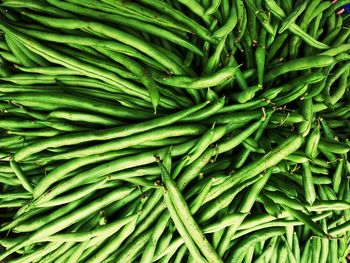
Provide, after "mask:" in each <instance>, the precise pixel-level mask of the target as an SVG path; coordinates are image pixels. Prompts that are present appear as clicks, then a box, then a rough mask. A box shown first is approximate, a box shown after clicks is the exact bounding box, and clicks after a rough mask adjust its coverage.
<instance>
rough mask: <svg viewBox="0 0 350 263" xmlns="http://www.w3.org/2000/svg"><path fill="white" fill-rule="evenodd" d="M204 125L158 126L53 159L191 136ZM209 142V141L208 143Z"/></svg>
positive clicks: (200, 130) (100, 152)
mask: <svg viewBox="0 0 350 263" xmlns="http://www.w3.org/2000/svg"><path fill="white" fill-rule="evenodd" d="M204 130H205V127H204V126H202V125H179V126H173V127H172V128H169V127H165V128H158V129H154V130H151V131H149V132H145V133H142V134H136V135H132V136H130V137H125V138H120V139H116V140H110V141H108V142H106V143H102V144H98V145H93V146H89V147H84V148H83V149H76V150H72V151H70V152H69V153H62V154H61V155H60V154H58V155H56V156H55V157H54V159H57V160H59V159H70V158H78V157H79V158H81V157H86V156H89V155H95V154H102V153H105V152H109V151H116V150H121V149H126V148H128V147H132V146H136V145H138V144H141V143H145V142H152V141H157V140H162V139H165V138H169V137H180V136H191V135H192V136H193V135H199V134H202V133H203V132H204ZM221 130H223V131H221V133H223V134H222V135H221V137H222V136H223V135H224V132H225V129H223V127H222V129H221ZM219 132H220V130H219ZM209 144H210V143H209Z"/></svg>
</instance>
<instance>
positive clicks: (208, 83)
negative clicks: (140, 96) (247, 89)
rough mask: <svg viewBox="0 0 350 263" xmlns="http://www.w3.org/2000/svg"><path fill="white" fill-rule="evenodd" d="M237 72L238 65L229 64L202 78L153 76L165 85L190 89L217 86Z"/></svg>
mask: <svg viewBox="0 0 350 263" xmlns="http://www.w3.org/2000/svg"><path fill="white" fill-rule="evenodd" d="M235 73H236V67H232V66H227V67H224V68H222V69H220V70H219V71H217V72H215V73H214V74H212V75H211V76H203V77H200V78H191V77H187V76H175V75H173V76H166V75H163V76H162V75H159V74H158V76H153V77H154V78H155V80H156V81H157V82H159V83H162V84H164V85H168V86H173V87H178V88H190V89H204V88H209V87H214V86H217V85H219V84H221V83H223V82H224V81H227V80H230V79H232V78H233V77H234V75H235Z"/></svg>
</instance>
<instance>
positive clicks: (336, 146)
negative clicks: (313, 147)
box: [318, 139, 350, 154]
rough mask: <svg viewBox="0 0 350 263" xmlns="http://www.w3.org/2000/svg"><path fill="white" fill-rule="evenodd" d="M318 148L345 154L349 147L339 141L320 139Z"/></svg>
mask: <svg viewBox="0 0 350 263" xmlns="http://www.w3.org/2000/svg"><path fill="white" fill-rule="evenodd" d="M318 148H319V149H320V150H321V151H328V152H331V153H337V154H345V153H347V152H348V151H349V150H350V147H349V146H347V145H346V144H344V143H341V142H335V141H329V140H325V139H321V140H320V142H319V144H318Z"/></svg>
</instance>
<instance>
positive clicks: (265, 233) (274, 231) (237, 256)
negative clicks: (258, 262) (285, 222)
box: [228, 228, 285, 262]
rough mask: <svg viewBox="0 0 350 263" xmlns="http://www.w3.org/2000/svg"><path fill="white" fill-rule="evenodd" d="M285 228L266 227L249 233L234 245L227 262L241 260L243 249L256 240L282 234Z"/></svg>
mask: <svg viewBox="0 0 350 263" xmlns="http://www.w3.org/2000/svg"><path fill="white" fill-rule="evenodd" d="M284 232H285V230H284V229H283V228H267V229H264V230H260V231H257V232H255V233H254V234H253V235H250V236H249V237H247V238H246V239H244V240H243V241H241V242H240V243H238V244H237V245H236V246H235V249H234V250H233V251H234V252H233V253H232V254H231V255H229V257H228V261H229V262H242V260H243V257H244V251H245V250H246V249H247V248H248V247H249V246H251V245H252V244H255V243H257V242H260V241H263V240H266V239H269V238H271V237H274V236H280V235H283V234H284Z"/></svg>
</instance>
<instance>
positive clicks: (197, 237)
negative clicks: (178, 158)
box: [161, 152, 222, 262]
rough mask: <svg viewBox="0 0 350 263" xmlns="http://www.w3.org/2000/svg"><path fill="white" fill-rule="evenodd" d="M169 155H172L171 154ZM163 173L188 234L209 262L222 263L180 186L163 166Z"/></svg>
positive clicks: (170, 195) (171, 198) (171, 199)
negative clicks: (190, 208)
mask: <svg viewBox="0 0 350 263" xmlns="http://www.w3.org/2000/svg"><path fill="white" fill-rule="evenodd" d="M167 154H170V152H169V153H167ZM161 171H162V179H163V182H164V184H165V186H166V187H167V191H169V198H170V202H172V203H173V205H174V207H175V209H176V210H177V212H178V213H179V216H180V217H181V221H182V222H183V224H184V226H185V228H186V229H187V231H188V233H189V234H191V237H192V238H193V240H194V241H195V243H196V244H197V245H198V247H199V249H200V250H201V252H202V253H203V255H204V256H205V257H206V258H207V259H208V261H210V262H222V261H221V259H220V258H219V256H218V255H217V254H216V252H215V250H214V249H213V248H212V246H211V244H210V243H209V242H208V241H207V239H206V237H205V236H204V234H203V232H202V230H201V229H200V228H199V226H198V225H197V223H196V221H195V220H194V219H193V217H192V215H191V212H190V210H189V208H188V206H187V204H186V202H185V199H184V198H183V196H182V194H181V192H180V190H179V188H178V186H177V185H176V184H175V182H174V181H173V179H172V178H171V177H170V175H169V174H168V172H167V171H166V170H165V168H164V167H163V166H161Z"/></svg>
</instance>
